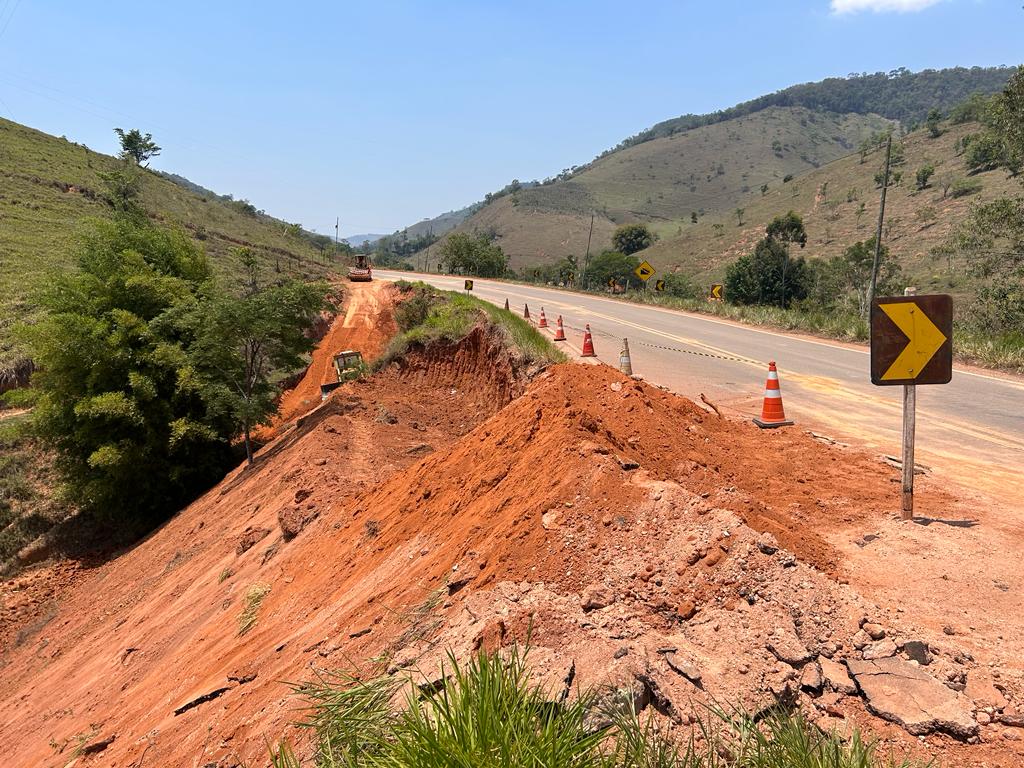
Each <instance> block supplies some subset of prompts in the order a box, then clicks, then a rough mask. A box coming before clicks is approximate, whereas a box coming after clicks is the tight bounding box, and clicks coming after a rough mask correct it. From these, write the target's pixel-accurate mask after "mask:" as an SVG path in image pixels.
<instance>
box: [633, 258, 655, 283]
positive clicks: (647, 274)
mask: <svg viewBox="0 0 1024 768" xmlns="http://www.w3.org/2000/svg"><path fill="white" fill-rule="evenodd" d="M654 272H655V269H654V267H652V266H651V265H650V262H647V261H641V262H640V266H638V267H637V268H636V269H634V270H633V273H634V274H635V275H636V276H637V277H639V278H640V279H641V280H643V281H644V282H645V283H646V282H647V281H648V280H650V279H651V278H652V277H654Z"/></svg>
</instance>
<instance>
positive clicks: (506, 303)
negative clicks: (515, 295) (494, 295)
mask: <svg viewBox="0 0 1024 768" xmlns="http://www.w3.org/2000/svg"><path fill="white" fill-rule="evenodd" d="M505 309H508V299H505Z"/></svg>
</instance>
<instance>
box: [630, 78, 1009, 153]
mask: <svg viewBox="0 0 1024 768" xmlns="http://www.w3.org/2000/svg"><path fill="white" fill-rule="evenodd" d="M1013 72H1014V69H1013V67H970V68H968V67H953V68H951V69H926V70H923V71H921V72H911V71H910V70H908V69H905V68H903V67H900V68H899V69H895V70H893V71H892V72H875V73H874V74H866V73H865V74H851V75H849V76H847V77H829V78H826V79H824V80H821V81H820V82H817V83H802V84H800V85H793V86H790V87H789V88H783V89H782V90H781V91H776V92H775V93H770V94H767V95H765V96H759V97H758V98H756V99H751V100H750V101H745V102H743V103H741V104H737V105H736V106H734V107H730V108H729V109H723V110H719V111H718V112H711V113H709V114H706V115H682V116H681V117H674V118H672V119H671V120H665V121H663V122H660V123H658V124H657V125H654V126H652V127H651V128H648V129H647V130H646V131H641V132H640V133H638V134H636V136H631V137H630V138H628V139H626V140H625V141H623V142H622V143H621V144H620V145H619V147H617V149H619V148H623V147H631V146H633V145H635V144H642V143H643V142H645V141H651V140H652V139H657V138H660V137H663V136H671V135H673V134H676V133H680V132H681V131H688V130H690V129H692V128H698V127H700V126H702V125H713V124H714V123H720V122H723V121H725V120H731V119H733V118H735V117H742V116H744V115H750V114H753V113H754V112H759V111H761V110H762V109H767V108H768V107H806V108H807V109H814V110H824V111H827V112H839V113H844V112H856V113H857V114H862V115H863V114H876V115H881V116H882V117H887V118H889V119H890V120H899V121H900V122H902V123H907V124H913V123H920V122H923V121H924V120H925V119H926V118H927V116H928V113H929V112H930V111H931V110H933V109H938V110H940V111H945V110H949V109H951V108H952V107H953V106H955V105H957V104H959V103H961V102H962V101H964V100H965V99H967V98H968V97H969V96H971V95H972V94H975V93H980V94H992V93H996V92H997V91H1000V90H1002V89H1003V87H1004V86H1005V85H1006V82H1007V80H1009V79H1010V75H1012V74H1013ZM611 151H614V150H611Z"/></svg>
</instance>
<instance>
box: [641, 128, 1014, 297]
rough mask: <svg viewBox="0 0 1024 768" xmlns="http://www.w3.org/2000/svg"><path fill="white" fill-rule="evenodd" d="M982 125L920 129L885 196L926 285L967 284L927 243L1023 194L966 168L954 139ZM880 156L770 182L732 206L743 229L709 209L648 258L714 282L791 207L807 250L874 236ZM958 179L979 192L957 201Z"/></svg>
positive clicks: (899, 238)
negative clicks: (930, 171)
mask: <svg viewBox="0 0 1024 768" xmlns="http://www.w3.org/2000/svg"><path fill="white" fill-rule="evenodd" d="M979 129H980V126H978V125H977V124H973V123H968V124H964V125H955V126H951V125H943V133H942V135H941V136H939V137H938V138H931V137H930V136H929V133H928V131H926V130H924V129H922V130H918V131H914V132H913V133H911V134H909V135H908V136H906V137H905V138H904V140H903V145H904V149H905V157H906V160H905V162H904V163H903V164H902V165H900V166H898V167H897V168H896V170H897V171H900V172H902V174H903V177H902V181H901V183H900V185H899V186H896V187H891V188H890V189H889V191H888V193H887V199H886V226H885V229H884V230H883V242H885V244H886V245H887V246H888V247H889V249H890V253H891V254H892V255H893V256H894V257H895V258H896V259H898V260H899V262H900V264H901V266H902V267H903V270H904V273H905V274H906V275H907V277H908V278H909V279H910V281H911V282H913V283H916V285H917V286H918V287H919V288H920V289H922V291H926V290H931V289H936V290H937V289H942V290H944V291H945V290H950V289H952V290H954V291H956V290H957V289H964V288H966V287H967V286H966V285H965V284H964V280H965V278H964V277H963V276H962V274H963V270H962V269H960V270H956V267H957V265H956V264H954V265H952V268H953V270H954V271H953V272H952V273H951V272H950V265H949V264H947V263H946V262H945V260H938V259H936V258H935V257H934V256H932V255H931V254H930V253H929V251H930V249H931V248H932V247H933V246H934V245H937V244H938V243H939V242H941V241H942V240H943V239H944V238H945V237H946V235H947V234H948V233H949V231H950V229H951V228H952V227H953V225H954V224H955V223H956V222H958V221H960V220H961V219H962V218H963V216H964V215H965V214H966V212H967V210H968V209H969V207H970V206H971V205H972V204H973V203H975V202H977V201H982V200H990V199H992V198H995V197H1000V196H1003V195H1013V194H1016V193H1017V192H1019V189H1020V185H1019V183H1018V182H1017V181H1016V180H1014V179H1010V178H1007V174H1006V172H1005V171H1003V170H995V171H989V172H986V173H979V174H975V175H969V174H968V171H967V169H966V167H965V166H964V160H963V157H958V156H957V153H956V143H957V141H958V140H959V139H962V138H963V137H964V136H965V135H967V134H970V133H972V132H975V131H978V130H979ZM883 162H884V149H883V150H880V151H877V152H874V153H872V154H869V155H867V157H866V158H865V160H864V161H863V162H862V160H861V156H860V154H859V153H854V154H851V155H849V156H847V157H843V158H841V159H839V160H836V161H834V162H832V163H829V164H827V165H824V166H822V167H821V168H818V169H815V170H813V171H811V172H810V173H808V174H806V175H804V176H802V177H797V178H795V179H793V180H792V181H790V182H789V183H786V184H778V183H775V184H772V185H770V187H769V191H768V193H767V194H766V195H763V196H762V195H761V193H760V192H759V191H754V192H752V193H750V194H748V195H746V196H745V197H744V198H743V199H741V200H738V201H737V202H736V205H735V206H734V207H742V208H743V209H744V214H743V225H742V226H740V225H739V220H738V219H737V216H736V215H735V212H734V211H732V210H729V211H724V212H721V213H716V214H714V215H709V216H706V217H704V218H703V219H701V220H700V221H699V223H698V224H696V225H693V226H691V227H689V228H687V229H685V230H684V231H683V233H682V234H681V235H679V236H676V237H668V238H663V239H662V240H661V241H659V242H657V243H655V244H654V245H653V246H652V247H651V248H649V249H647V250H646V251H644V252H643V253H642V254H641V255H642V256H643V257H645V258H647V259H648V260H649V261H650V262H651V263H652V264H654V265H655V267H656V268H659V269H661V270H663V271H673V270H674V269H678V270H680V271H683V272H685V273H687V274H689V275H692V276H693V277H695V278H696V279H697V280H698V281H702V282H710V281H712V280H714V279H718V278H721V277H722V275H723V274H724V272H725V265H726V264H728V263H729V262H731V261H733V260H735V259H736V258H737V257H738V256H740V255H741V254H743V253H748V252H750V251H751V250H752V249H753V247H754V244H755V243H756V242H757V241H758V240H759V239H760V238H761V237H763V236H764V227H765V224H766V223H767V222H768V221H770V220H771V219H772V218H774V217H775V216H778V215H780V214H784V213H786V212H787V211H789V210H795V211H796V212H797V213H799V214H800V215H801V216H802V217H803V219H804V225H805V227H806V229H807V234H808V241H807V247H806V248H805V249H804V251H803V255H805V256H807V257H809V258H822V257H825V258H827V257H830V256H836V255H839V254H841V253H842V252H843V251H844V250H845V249H846V248H847V247H848V246H849V245H851V244H852V243H854V242H856V241H858V240H866V239H868V238H870V237H873V236H874V232H875V228H876V225H877V220H878V204H879V189H877V188H876V185H875V182H874V175H875V173H876V171H878V170H879V169H880V168H881V166H882V164H883ZM928 164H930V165H933V166H934V167H935V173H934V175H933V176H932V177H931V180H930V184H929V186H928V187H927V188H925V189H923V190H917V189H916V184H915V174H916V172H917V169H918V168H921V167H922V166H924V165H928ZM956 179H967V180H968V181H973V182H975V183H976V184H978V185H980V190H979V191H978V192H976V193H973V194H970V195H964V196H962V197H954V196H953V194H952V189H950V190H949V192H948V193H947V194H946V196H945V197H943V189H942V183H943V182H948V181H950V180H956ZM716 225H718V226H716ZM959 266H961V267H962V266H963V265H959ZM958 273H959V275H960V276H959V277H957V276H956V275H957V274H958Z"/></svg>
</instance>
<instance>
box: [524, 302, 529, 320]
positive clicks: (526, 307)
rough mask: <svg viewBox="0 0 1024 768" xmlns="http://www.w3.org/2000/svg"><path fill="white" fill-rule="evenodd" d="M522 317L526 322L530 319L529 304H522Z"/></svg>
mask: <svg viewBox="0 0 1024 768" xmlns="http://www.w3.org/2000/svg"><path fill="white" fill-rule="evenodd" d="M523 317H525V318H526V319H527V320H529V319H530V305H529V304H523Z"/></svg>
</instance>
